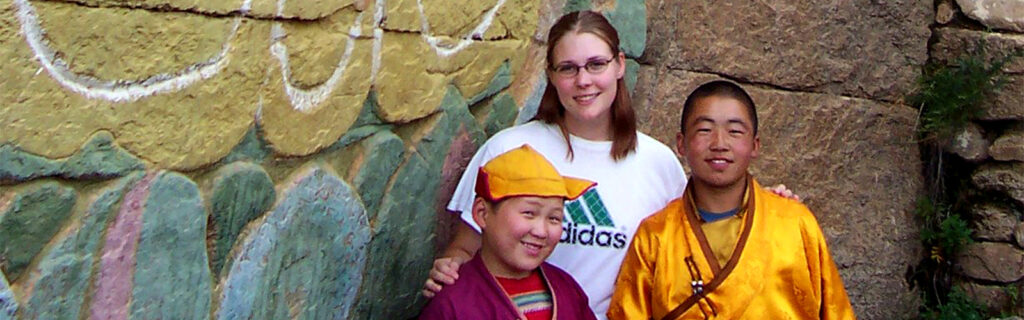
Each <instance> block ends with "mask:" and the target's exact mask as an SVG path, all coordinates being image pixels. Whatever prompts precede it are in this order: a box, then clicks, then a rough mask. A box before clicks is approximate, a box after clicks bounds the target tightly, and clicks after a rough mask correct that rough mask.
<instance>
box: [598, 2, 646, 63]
mask: <svg viewBox="0 0 1024 320" xmlns="http://www.w3.org/2000/svg"><path fill="white" fill-rule="evenodd" d="M604 16H605V17H607V18H608V22H610V23H611V24H612V26H614V27H615V30H616V31H618V32H619V48H620V49H621V50H622V51H623V52H624V53H625V54H626V56H627V57H630V58H634V59H635V58H638V57H640V56H641V55H643V54H644V45H645V44H646V43H647V5H646V2H645V1H642V0H617V1H615V9H614V10H610V11H605V12H604Z"/></svg>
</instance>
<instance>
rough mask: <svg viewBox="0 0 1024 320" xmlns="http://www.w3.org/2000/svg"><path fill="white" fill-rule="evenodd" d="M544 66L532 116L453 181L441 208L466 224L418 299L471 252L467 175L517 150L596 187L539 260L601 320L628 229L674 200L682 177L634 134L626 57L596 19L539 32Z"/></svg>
mask: <svg viewBox="0 0 1024 320" xmlns="http://www.w3.org/2000/svg"><path fill="white" fill-rule="evenodd" d="M546 59H547V77H548V85H547V88H546V89H545V91H544V96H543V98H542V100H541V103H540V107H539V109H538V111H537V115H536V117H534V118H533V120H532V121H530V122H528V123H525V124H522V125H519V126H516V127H512V128H508V129H505V130H503V131H501V132H499V133H497V134H495V135H494V136H493V137H491V139H489V140H488V141H487V142H486V143H484V145H483V146H481V148H480V150H478V151H477V153H476V155H474V157H473V159H472V160H471V161H470V163H469V165H468V167H467V168H469V169H467V170H466V172H465V173H464V174H463V176H462V179H461V180H460V182H459V185H458V187H457V188H456V190H455V194H454V196H453V198H452V200H451V202H450V203H449V204H448V210H450V211H453V212H460V213H461V215H462V220H463V221H465V222H466V223H465V224H459V225H458V226H457V227H456V233H455V237H454V239H453V240H452V243H451V244H449V246H448V248H447V249H446V250H445V251H444V253H443V254H442V257H441V258H439V259H437V260H435V261H434V268H433V269H432V270H431V272H430V279H428V280H427V281H426V284H425V289H424V290H423V294H424V295H425V296H428V297H431V296H433V295H434V293H436V292H438V291H440V290H441V286H442V285H443V284H452V283H454V281H455V279H457V278H458V269H459V266H460V265H461V264H462V263H463V262H466V261H468V260H469V259H470V258H472V257H473V255H474V254H476V252H477V250H478V249H479V248H480V234H479V232H478V230H479V227H477V226H476V225H475V224H474V223H473V220H472V216H471V210H470V208H471V207H472V203H473V200H474V198H475V194H474V192H473V190H474V185H475V183H476V178H477V170H476V168H479V167H480V166H481V165H482V164H484V163H486V162H487V161H488V160H490V159H491V158H494V157H495V156H497V155H500V154H502V153H504V152H505V151H508V150H510V149H512V148H516V147H519V146H521V145H523V144H524V143H527V144H530V145H531V146H532V147H533V148H534V149H536V150H537V151H538V152H540V153H541V154H543V155H544V157H546V158H547V159H548V161H550V162H551V163H552V164H554V166H555V168H556V169H557V170H558V171H559V173H561V174H562V175H565V176H572V177H579V178H583V179H587V180H591V181H595V182H597V186H596V187H595V188H593V189H592V190H591V191H588V193H586V194H584V196H583V197H581V198H580V199H577V200H575V201H571V202H567V203H566V206H565V217H566V221H565V223H564V224H563V227H562V230H563V232H562V237H561V241H560V243H559V244H558V246H557V247H556V248H555V250H554V252H553V253H552V254H551V256H550V257H549V258H548V260H547V261H548V262H549V263H551V264H554V265H555V266H558V267H559V268H561V269H563V270H565V271H566V272H568V273H569V274H570V275H572V276H573V278H575V280H576V281H577V282H579V283H580V285H581V286H582V287H583V289H584V291H585V292H586V293H587V296H588V297H589V300H590V306H591V309H593V311H594V312H595V313H596V315H597V317H598V318H600V319H604V318H605V312H606V311H607V309H608V304H609V302H610V299H611V295H612V291H613V289H614V288H613V286H614V282H615V277H616V275H617V273H618V270H619V266H620V265H621V263H622V260H623V257H625V254H626V249H627V248H628V245H629V241H630V240H631V239H632V238H633V233H634V232H635V231H636V228H637V226H638V225H639V224H640V221H641V220H643V219H644V218H646V217H647V216H648V215H650V214H652V213H654V212H656V211H658V210H659V209H661V208H663V207H664V206H665V205H666V204H667V203H668V202H669V201H671V200H672V199H675V198H677V197H679V196H681V195H682V193H683V189H684V187H685V185H686V176H685V174H684V172H683V168H682V166H681V165H680V164H679V161H678V160H677V158H676V156H675V153H674V152H673V151H672V150H671V149H669V148H668V147H667V146H665V145H664V144H662V143H660V142H658V141H657V140H655V139H653V138H651V137H649V136H647V135H645V134H643V133H640V132H637V131H636V126H637V124H636V116H635V114H634V112H633V108H632V105H631V102H630V97H629V93H628V91H627V89H626V82H625V81H624V79H623V76H624V75H625V72H626V65H625V62H626V60H625V59H626V58H625V55H624V54H623V53H622V52H621V51H619V37H618V33H617V32H616V30H615V28H614V27H612V25H611V24H610V23H608V20H606V19H605V18H604V16H602V15H601V14H600V13H596V12H592V11H578V12H572V13H568V14H566V15H564V16H562V17H561V18H559V19H558V21H557V22H555V24H554V25H553V26H552V27H551V30H550V31H549V33H548V48H547V56H546ZM474 229H475V230H474Z"/></svg>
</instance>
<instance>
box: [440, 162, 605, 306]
mask: <svg viewBox="0 0 1024 320" xmlns="http://www.w3.org/2000/svg"><path fill="white" fill-rule="evenodd" d="M594 185H595V183H593V182H590V181H586V180H581V179H575V178H569V177H563V176H562V175H560V174H559V173H558V171H556V170H555V168H554V166H552V165H551V163H550V162H548V161H547V160H546V159H544V157H543V156H542V155H540V154H539V153H537V152H536V151H535V150H533V148H531V147H530V146H529V145H523V146H521V147H519V148H516V149H512V150H510V151H508V152H505V153H503V154H501V155H499V156H497V157H495V158H494V159H491V161H489V162H487V164H485V165H484V166H483V167H481V168H480V170H479V173H478V174H477V182H476V194H477V197H476V199H475V200H474V203H473V208H472V210H473V221H474V222H476V223H477V225H479V226H480V229H481V230H482V234H481V236H482V247H481V248H480V251H479V252H478V253H477V255H476V256H474V257H473V259H471V260H469V261H468V262H466V264H465V265H463V266H462V268H461V270H460V271H459V278H458V279H457V280H456V281H455V284H453V285H448V286H445V287H444V289H442V290H441V292H439V293H438V294H437V295H436V296H435V297H434V298H433V299H431V300H430V302H429V303H428V304H427V306H426V308H425V309H423V312H422V313H421V314H420V319H508V318H515V319H530V320H533V319H596V317H595V316H594V313H593V311H591V310H590V308H589V306H588V302H587V295H586V293H584V292H583V289H582V288H580V286H579V284H577V283H576V281H574V280H573V278H572V276H570V275H569V274H568V273H565V271H562V270H561V269H559V268H557V267H555V266H553V265H550V264H548V263H546V262H544V259H546V258H547V257H548V256H549V255H550V254H551V251H552V250H554V248H555V245H557V244H558V242H559V240H560V239H561V235H562V221H563V219H564V214H563V212H562V210H563V205H564V202H565V200H567V199H568V200H572V199H576V198H577V197H579V196H580V195H582V194H583V193H584V192H585V191H586V190H587V189H590V188H591V187H593V186H594Z"/></svg>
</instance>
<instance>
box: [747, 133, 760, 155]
mask: <svg viewBox="0 0 1024 320" xmlns="http://www.w3.org/2000/svg"><path fill="white" fill-rule="evenodd" d="M760 152H761V134H755V135H754V148H753V149H751V150H750V158H751V159H757V155H758V154H759V153H760Z"/></svg>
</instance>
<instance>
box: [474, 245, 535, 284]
mask: <svg viewBox="0 0 1024 320" xmlns="http://www.w3.org/2000/svg"><path fill="white" fill-rule="evenodd" d="M480 260H481V261H483V263H484V267H485V268H487V272H490V273H491V275H492V276H495V277H501V278H506V279H522V278H526V277H527V276H529V275H530V272H533V270H517V269H513V268H512V267H511V266H508V265H506V264H504V263H502V261H501V258H499V257H498V256H497V255H496V254H494V252H492V250H488V249H487V247H486V246H485V247H483V248H480Z"/></svg>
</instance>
